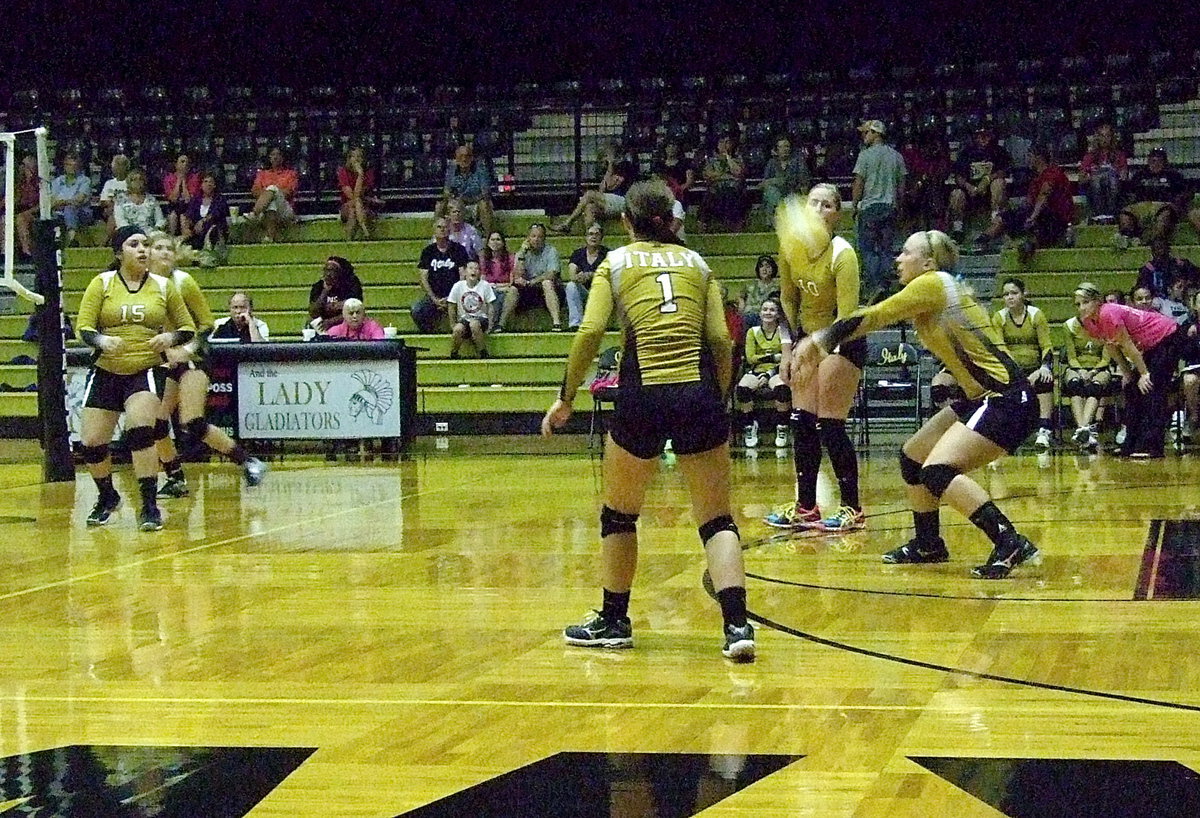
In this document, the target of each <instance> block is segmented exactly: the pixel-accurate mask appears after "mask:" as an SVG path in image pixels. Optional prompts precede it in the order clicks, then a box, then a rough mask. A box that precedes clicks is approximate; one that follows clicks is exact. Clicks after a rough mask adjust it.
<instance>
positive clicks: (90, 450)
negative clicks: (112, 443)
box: [79, 446, 108, 466]
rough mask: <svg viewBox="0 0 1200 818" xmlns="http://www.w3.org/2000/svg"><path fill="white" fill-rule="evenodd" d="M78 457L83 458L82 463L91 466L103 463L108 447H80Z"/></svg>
mask: <svg viewBox="0 0 1200 818" xmlns="http://www.w3.org/2000/svg"><path fill="white" fill-rule="evenodd" d="M79 456H80V457H81V458H83V462H84V463H87V464H88V465H91V466H94V465H95V464H97V463H103V462H104V460H105V458H107V457H108V446H80V447H79Z"/></svg>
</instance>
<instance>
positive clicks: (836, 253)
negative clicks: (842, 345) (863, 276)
mask: <svg viewBox="0 0 1200 818" xmlns="http://www.w3.org/2000/svg"><path fill="white" fill-rule="evenodd" d="M781 249H782V248H781ZM779 283H780V300H782V301H783V313H784V315H785V316H787V320H788V324H789V325H790V326H792V327H799V329H800V330H801V331H802V332H803V334H805V335H811V334H812V333H814V332H816V331H817V330H819V329H824V328H825V327H827V326H829V325H830V324H832V323H833V322H834V321H836V320H838V319H839V318H846V317H848V316H849V315H850V314H851V313H853V312H854V311H855V310H856V309H858V295H859V292H858V291H859V279H858V254H857V253H856V252H855V251H854V248H853V247H851V246H850V242H848V241H846V240H845V239H844V238H842V237H841V236H834V237H833V239H832V241H830V242H829V244H827V245H826V246H825V250H824V251H822V253H821V255H819V256H817V257H816V258H815V259H809V258H808V255H807V253H806V252H805V250H804V246H803V245H802V244H801V243H799V242H797V243H794V245H793V246H792V247H791V249H790V250H789V251H787V252H782V251H781V252H780V254H779Z"/></svg>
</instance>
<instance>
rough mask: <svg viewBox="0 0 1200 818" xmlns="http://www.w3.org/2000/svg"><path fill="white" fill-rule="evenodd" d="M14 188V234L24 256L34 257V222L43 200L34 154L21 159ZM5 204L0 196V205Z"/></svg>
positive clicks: (0, 225)
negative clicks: (15, 199)
mask: <svg viewBox="0 0 1200 818" xmlns="http://www.w3.org/2000/svg"><path fill="white" fill-rule="evenodd" d="M0 178H3V177H0ZM14 188H15V190H16V198H17V201H16V202H15V203H14V204H13V214H14V218H13V222H14V228H13V232H14V233H15V234H16V237H17V249H18V251H19V252H20V253H21V254H22V255H24V256H32V255H33V222H34V220H35V219H36V218H37V216H38V208H39V202H40V199H41V180H40V179H39V178H38V172H37V157H35V156H34V155H33V154H25V155H24V156H22V157H21V164H20V168H19V170H18V171H17V178H16V181H15V184H14ZM0 193H3V191H0ZM3 203H4V197H3V195H0V205H2V204H3ZM3 227H4V211H3V210H0V229H3Z"/></svg>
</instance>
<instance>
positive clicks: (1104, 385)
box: [1062, 315, 1116, 452]
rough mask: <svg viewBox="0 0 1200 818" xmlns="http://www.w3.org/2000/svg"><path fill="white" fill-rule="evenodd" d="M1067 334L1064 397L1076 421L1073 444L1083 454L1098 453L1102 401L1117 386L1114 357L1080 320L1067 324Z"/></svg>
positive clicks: (1072, 317)
mask: <svg viewBox="0 0 1200 818" xmlns="http://www.w3.org/2000/svg"><path fill="white" fill-rule="evenodd" d="M1064 329H1066V332H1067V338H1066V343H1065V344H1064V345H1063V360H1065V361H1066V369H1064V370H1063V377H1062V394H1063V397H1066V398H1069V399H1070V401H1071V414H1072V416H1073V417H1074V418H1075V434H1074V436H1073V438H1072V439H1073V440H1074V441H1075V444H1076V445H1078V446H1079V448H1080V450H1081V451H1084V452H1095V451H1097V450H1098V449H1099V448H1100V441H1099V438H1098V429H1097V426H1098V416H1099V411H1100V406H1101V401H1103V400H1105V399H1107V398H1108V397H1109V396H1110V395H1111V394H1112V392H1113V387H1114V386H1115V385H1116V384H1115V383H1114V382H1113V378H1112V356H1111V355H1110V354H1109V352H1108V347H1106V346H1105V345H1104V342H1103V341H1101V340H1100V339H1099V338H1097V337H1096V336H1094V335H1092V334H1090V333H1089V332H1088V331H1087V330H1086V329H1084V328H1083V324H1081V323H1080V321H1079V317H1078V316H1074V315H1073V316H1071V317H1070V318H1068V319H1067V320H1066V323H1065V324H1064Z"/></svg>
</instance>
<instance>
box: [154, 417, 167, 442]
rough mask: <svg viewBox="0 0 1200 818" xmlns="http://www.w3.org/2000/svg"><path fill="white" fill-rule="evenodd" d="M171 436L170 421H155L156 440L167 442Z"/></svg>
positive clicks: (160, 419)
mask: <svg viewBox="0 0 1200 818" xmlns="http://www.w3.org/2000/svg"><path fill="white" fill-rule="evenodd" d="M170 436H171V424H170V422H169V421H166V420H163V419H162V418H159V419H158V420H156V421H154V439H155V440H166V439H167V438H168V437H170Z"/></svg>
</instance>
